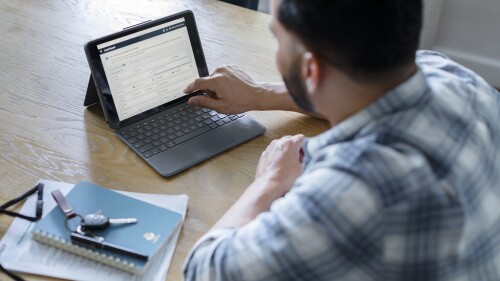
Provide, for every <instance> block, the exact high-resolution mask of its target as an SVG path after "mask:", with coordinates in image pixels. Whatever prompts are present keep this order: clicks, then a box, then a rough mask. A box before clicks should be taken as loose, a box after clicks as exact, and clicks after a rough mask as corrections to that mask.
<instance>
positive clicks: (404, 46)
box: [184, 0, 500, 280]
mask: <svg viewBox="0 0 500 281" xmlns="http://www.w3.org/2000/svg"><path fill="white" fill-rule="evenodd" d="M271 5H272V23H271V28H272V30H273V33H274V34H275V35H276V38H277V40H278V43H279V47H278V50H277V55H276V58H277V65H278V69H279V71H280V72H281V74H282V75H283V80H284V81H285V84H286V89H285V88H284V87H283V86H282V85H281V86H280V85H279V84H259V83H255V82H253V81H252V80H251V79H250V78H249V77H248V76H246V75H245V74H244V73H242V72H241V71H239V70H237V69H234V68H221V69H218V70H217V71H216V72H215V73H214V74H213V75H212V76H211V77H207V78H200V79H198V80H196V81H195V82H193V84H191V85H189V86H188V88H187V89H186V92H190V91H193V90H195V89H203V90H206V91H207V92H208V95H207V96H204V97H196V98H192V99H191V100H190V103H191V104H192V105H200V106H208V107H211V108H214V109H216V110H219V111H222V112H226V113H236V112H242V111H246V110H252V109H257V110H263V109H284V110H296V111H303V112H310V113H313V114H316V115H317V116H322V117H323V118H325V119H326V120H328V121H329V123H330V124H331V129H329V130H328V131H326V132H325V133H323V134H321V135H319V136H316V137H313V138H310V139H307V140H304V137H303V136H301V135H297V136H287V137H284V138H282V139H280V140H276V141H273V142H272V143H271V144H270V145H269V147H268V148H267V149H266V150H265V151H264V153H263V154H262V156H261V159H260V162H259V164H258V167H257V171H256V176H255V181H254V182H253V183H252V184H251V185H250V186H249V187H248V188H247V190H246V191H245V192H244V194H243V195H242V196H241V198H240V199H239V200H238V201H237V202H236V203H235V204H234V205H233V206H232V207H231V208H230V209H229V210H228V211H227V213H226V214H225V215H224V216H223V217H222V218H221V219H220V220H219V221H218V222H217V223H216V224H215V225H214V227H213V228H212V229H211V230H210V231H209V232H208V233H207V234H206V235H205V236H204V237H202V238H201V239H200V240H199V241H198V242H197V243H196V245H195V246H194V248H193V250H192V251H191V253H190V255H189V256H188V258H187V260H186V264H185V268H184V274H185V278H186V280H209V279H210V280H500V207H499V206H500V189H499V188H498V183H499V182H500V174H499V171H500V169H499V168H500V155H499V151H500V147H499V146H500V134H499V132H500V129H499V126H498V124H497V123H498V120H500V96H499V93H498V92H497V91H496V90H494V89H493V88H492V87H490V86H489V85H488V84H487V83H486V82H485V81H484V80H483V79H481V78H480V77H478V76H477V75H476V74H474V73H473V72H471V71H470V70H468V69H466V68H464V67H462V66H460V65H458V64H456V63H454V62H452V61H451V60H450V59H448V58H447V57H445V56H444V55H441V54H438V53H435V52H418V53H417V54H416V55H415V53H416V49H417V46H418V41H419V33H420V29H421V18H422V7H421V6H422V4H421V1H419V0H406V1H400V0H329V1H319V0H273V2H272V4H271ZM287 90H288V94H289V95H288V94H287ZM294 102H295V103H294ZM295 104H296V105H295ZM297 106H298V107H297ZM301 151H303V159H302V153H301ZM301 160H302V161H301Z"/></svg>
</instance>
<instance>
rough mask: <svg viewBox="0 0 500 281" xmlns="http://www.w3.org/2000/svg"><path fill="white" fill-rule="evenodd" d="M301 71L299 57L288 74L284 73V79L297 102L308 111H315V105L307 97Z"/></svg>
mask: <svg viewBox="0 0 500 281" xmlns="http://www.w3.org/2000/svg"><path fill="white" fill-rule="evenodd" d="M299 72H300V66H299V58H296V59H295V60H294V61H293V63H292V65H291V66H290V68H289V69H288V73H287V75H283V81H284V82H285V85H286V88H287V89H288V93H289V94H290V96H291V97H292V99H293V101H294V102H295V104H297V106H299V107H300V108H301V109H303V110H305V111H307V112H311V113H314V112H315V111H314V106H313V105H312V103H311V102H310V101H309V99H308V98H307V94H306V92H307V90H306V87H305V85H304V81H302V79H301V77H300V74H299Z"/></svg>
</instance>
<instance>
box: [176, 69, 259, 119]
mask: <svg viewBox="0 0 500 281" xmlns="http://www.w3.org/2000/svg"><path fill="white" fill-rule="evenodd" d="M196 90H202V91H204V92H206V93H207V95H203V96H195V97H192V98H190V99H189V101H188V104H189V105H191V106H200V107H207V108H211V109H213V110H215V111H217V112H220V113H225V114H236V113H242V112H246V111H249V110H256V109H259V108H260V105H259V103H260V101H259V85H258V84H257V83H256V82H255V81H254V80H252V78H250V76H248V75H247V74H246V73H245V72H243V71H242V70H240V69H239V68H237V67H236V66H223V67H219V68H217V69H216V70H215V71H214V72H213V73H212V74H211V75H210V76H208V77H202V78H198V79H196V80H195V81H194V82H193V83H191V84H190V85H189V86H188V87H187V88H186V89H185V90H184V92H185V93H191V92H194V91H196Z"/></svg>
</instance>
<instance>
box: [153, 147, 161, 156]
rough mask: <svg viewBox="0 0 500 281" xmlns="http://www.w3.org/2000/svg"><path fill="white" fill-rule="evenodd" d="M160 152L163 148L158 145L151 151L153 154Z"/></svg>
mask: <svg viewBox="0 0 500 281" xmlns="http://www.w3.org/2000/svg"><path fill="white" fill-rule="evenodd" d="M160 152H161V150H160V149H159V148H158V147H156V148H153V149H152V150H151V153H153V155H156V154H158V153H160Z"/></svg>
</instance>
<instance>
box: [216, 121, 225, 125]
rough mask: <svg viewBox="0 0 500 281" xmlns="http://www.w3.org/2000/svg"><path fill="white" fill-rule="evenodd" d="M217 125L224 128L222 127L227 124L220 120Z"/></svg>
mask: <svg viewBox="0 0 500 281" xmlns="http://www.w3.org/2000/svg"><path fill="white" fill-rule="evenodd" d="M215 124H217V125H219V126H222V125H224V124H225V123H224V121H222V120H219V121H217V122H215Z"/></svg>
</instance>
